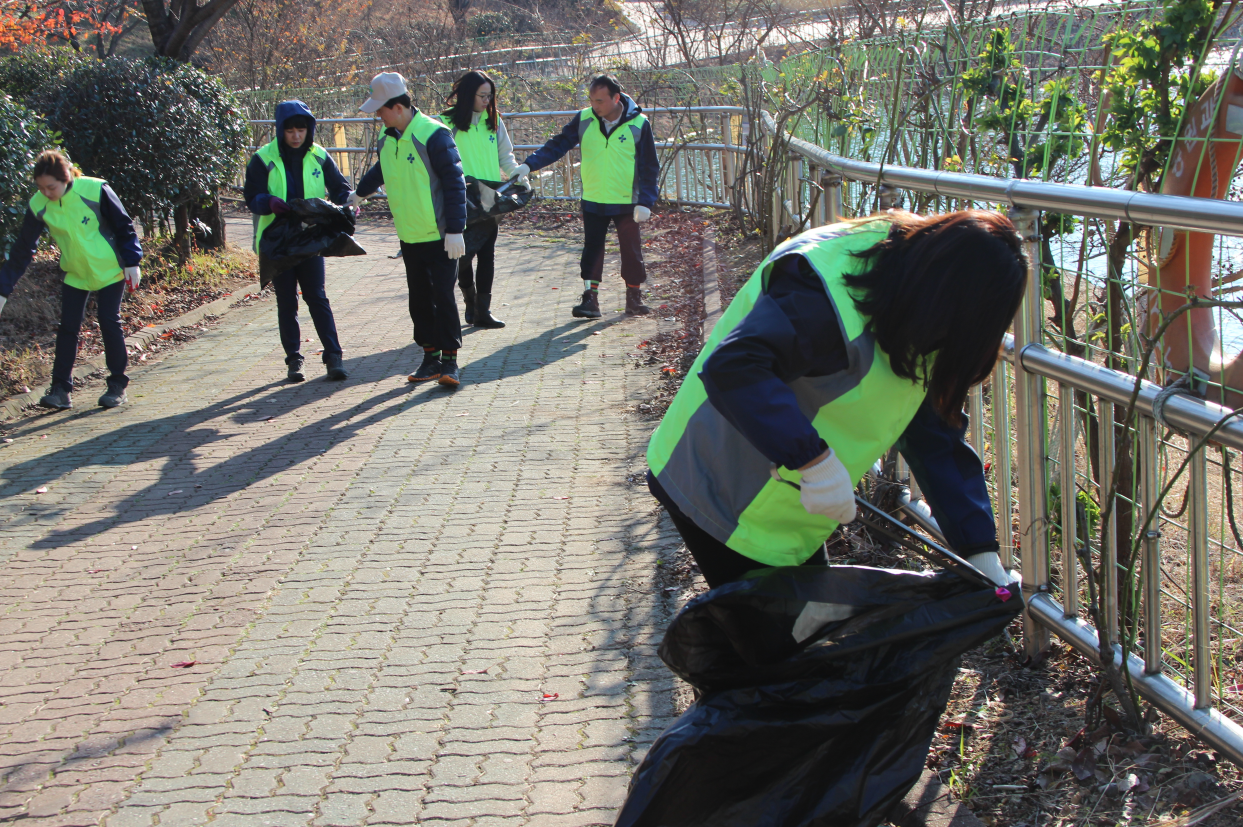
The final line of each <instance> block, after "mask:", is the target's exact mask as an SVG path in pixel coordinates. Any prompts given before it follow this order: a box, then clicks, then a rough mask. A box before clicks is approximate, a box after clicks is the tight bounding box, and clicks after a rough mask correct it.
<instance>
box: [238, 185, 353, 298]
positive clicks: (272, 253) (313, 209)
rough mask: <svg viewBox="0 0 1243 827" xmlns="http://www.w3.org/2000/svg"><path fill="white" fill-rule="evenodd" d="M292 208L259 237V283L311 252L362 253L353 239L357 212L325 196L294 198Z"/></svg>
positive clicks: (261, 283)
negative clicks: (326, 198) (325, 198)
mask: <svg viewBox="0 0 1243 827" xmlns="http://www.w3.org/2000/svg"><path fill="white" fill-rule="evenodd" d="M288 206H289V212H287V213H285V214H283V215H278V216H276V220H275V221H273V222H272V223H271V224H269V225H268V228H267V229H266V230H264V231H263V238H262V239H261V240H260V241H259V284H260V286H262V287H267V286H268V284H269V283H270V282H271V281H272V279H273V278H274V277H275V276H277V275H278V274H280V273H282V272H284V271H285V270H288V269H289V268H290V267H293V266H294V265H296V264H300V263H302V262H303V261H306V260H307V259H308V258H311V257H312V256H362V255H366V254H367V251H366V250H364V249H363V248H362V247H360V246H359V244H358V242H357V241H355V240H354V213H353V212H351V211H350V210H349V209H348V208H346V207H338V206H337V205H336V204H333V203H332V202H331V201H325V200H324V199H322V198H293V199H290V200H289V202H288Z"/></svg>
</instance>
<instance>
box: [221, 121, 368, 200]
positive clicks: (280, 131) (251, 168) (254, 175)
mask: <svg viewBox="0 0 1243 827" xmlns="http://www.w3.org/2000/svg"><path fill="white" fill-rule="evenodd" d="M296 115H300V116H302V117H304V118H306V119H307V120H308V121H310V124H309V125H308V126H307V130H306V140H305V141H303V142H302V146H300V147H298V148H297V149H293V148H291V147H289V146H286V144H285V122H286V121H288V120H289V119H290V118H292V117H294V116H296ZM276 140H277V142H278V145H279V146H280V150H281V160H282V161H283V162H284V164H285V181H286V186H287V187H288V188H289V189H288V192H286V193H285V200H286V201H288V200H290V199H292V198H302V197H303V192H302V158H303V156H305V155H306V153H307V152H309V151H310V149H311V145H312V144H313V143H314V142H315V116H314V115H312V114H311V110H310V108H309V107H307V105H306V104H305V103H303V102H302V101H299V100H291V101H281V102H280V103H278V104H276ZM324 186H325V187H326V188H327V190H328V198H329V200H330V201H332V203H334V204H344V203H345V199H346V198H348V197H349V195H350V183H349V181H346V180H345V176H344V175H342V174H341V171H340V170H339V169H337V165H336V164H335V163H333V160H332V155H331V154H329V155H328V161H327V163H325V164H324ZM242 197H243V198H245V199H246V206H248V207H249V208H250V211H251V212H252V213H254V214H255V215H270V214H271V213H272V207H271V204H270V203H269V202H270V200H271V197H272V196H271V194H270V193H269V192H268V169H267V166H266V165H265V164H264V163H263V159H262V158H260V157H259V155H258V154H257V153H256V154H255V155H253V156H251V159H250V163H249V164H247V165H246V185H245V188H244V189H243V190H242Z"/></svg>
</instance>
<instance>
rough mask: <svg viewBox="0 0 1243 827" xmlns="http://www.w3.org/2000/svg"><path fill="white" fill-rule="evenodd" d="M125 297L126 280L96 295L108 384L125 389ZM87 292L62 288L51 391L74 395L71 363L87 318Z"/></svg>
mask: <svg viewBox="0 0 1243 827" xmlns="http://www.w3.org/2000/svg"><path fill="white" fill-rule="evenodd" d="M124 295H125V279H121V280H120V281H117V282H113V283H112V284H109V285H108V286H107V287H105V288H103V289H102V290H97V291H96V292H95V312H96V314H97V315H98V317H99V333H100V335H101V337H102V338H103V340H104V360H105V361H106V362H107V364H108V381H109V382H114V383H117V384H119V385H120V386H121V387H125V386H126V385H128V384H129V377H128V376H126V375H125V368H126V367H127V366H128V365H129V356H128V355H127V354H126V352H125V331H124V330H123V329H122V328H121V298H122V297H123V296H124ZM90 296H91V292H90V291H89V290H79V289H78V288H76V287H70V286H69V285H68V284H62V285H61V291H60V327H59V328H58V329H57V331H56V358H55V359H54V360H53V361H52V387H59V388H61V389H62V390H64V391H66V392H72V391H73V363H74V362H75V361H77V358H78V333H79V332H81V330H82V320H83V319H84V318H86V300H87V299H89V298H90Z"/></svg>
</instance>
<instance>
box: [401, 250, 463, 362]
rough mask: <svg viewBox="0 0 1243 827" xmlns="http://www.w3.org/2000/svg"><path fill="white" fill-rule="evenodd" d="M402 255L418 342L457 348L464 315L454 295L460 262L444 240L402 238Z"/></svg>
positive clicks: (445, 348) (446, 348)
mask: <svg viewBox="0 0 1243 827" xmlns="http://www.w3.org/2000/svg"><path fill="white" fill-rule="evenodd" d="M401 257H402V260H403V261H404V262H405V264H406V286H407V287H408V288H409V290H410V321H412V322H414V341H415V343H416V344H418V345H419V346H420V347H433V348H436V349H437V350H457V349H458V348H460V347H461V346H462V318H461V317H460V316H459V315H458V312H457V297H456V296H454V295H453V285H454V282H455V281H456V278H457V267H456V264H457V262H455V261H454V260H453V259H451V258H449V256H448V254H447V253H446V252H445V243H444V240H443V239H436V240H435V241H421V242H419V243H418V244H409V243H407V242H405V241H403V242H401Z"/></svg>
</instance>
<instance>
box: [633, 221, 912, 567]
mask: <svg viewBox="0 0 1243 827" xmlns="http://www.w3.org/2000/svg"><path fill="white" fill-rule="evenodd" d="M889 228H890V224H889V222H888V221H884V220H880V221H875V222H868V223H866V224H862V225H856V224H835V225H833V226H830V227H822V228H819V229H816V230H812V231H810V232H806V233H803V234H802V235H800V236H797V237H795V238H793V239H790V240H789V241H787V242H785V243H784V244H782V245H780V246H778V247H777V249H775V250H773V252H772V254H770V255H769V256H768V258H766V259H765V260H764V261H763V262H762V263H761V264H760V266H759V268H758V269H757V270H756V271H755V274H754V275H752V276H751V278H750V280H749V281H748V282H747V283H746V285H745V286H744V287H743V288H742V290H740V291H739V292H738V294H737V295H736V296H735V297H734V300H733V301H732V302H731V303H730V305H729V308H728V309H727V310H726V311H725V313H724V314H723V315H722V316H721V319H720V321H718V322H717V324H716V327H715V328H714V329H713V331H712V335H711V336H710V337H709V338H708V341H707V342H706V343H705V344H704V347H703V350H702V351H701V352H700V354H699V358H697V359H696V360H695V364H694V366H692V367H691V370H690V372H689V373H688V374H687V377H686V381H684V382H683V383H682V387H681V389H680V390H679V391H678V393H677V396H676V397H674V400H673V404H672V405H670V406H669V411H668V413H666V414H665V418H664V419H663V420H662V421H661V423H660V426H659V427H658V428H657V429H656V432H655V433H654V434H653V435H652V439H651V442H650V443H649V444H648V449H647V462H648V466H649V467H650V468H651V469H652V473H653V474H655V475H656V478H657V480H658V481H659V482H660V484H661V486H662V487H663V488H664V489H665V491H666V492H668V494H669V496H670V497H671V498H672V499H673V501H674V502H675V503H676V504H677V506H678V507H679V508H680V509H681V510H682V512H683V513H684V514H686V516H687V517H689V518H690V519H691V520H693V521H694V522H695V524H696V525H698V526H699V527H700V528H702V529H704V530H705V531H707V532H708V533H709V534H711V535H712V536H714V537H716V538H717V539H718V540H720V541H721V542H723V543H725V544H726V545H728V546H729V547H730V548H732V549H733V550H734V551H737V552H738V553H740V554H743V555H745V556H747V557H750V558H751V559H753V560H757V561H759V562H761V563H765V564H767V565H771V566H794V565H799V564H801V563H803V562H804V561H806V560H807V558H809V557H811V555H812V554H813V553H815V551H816V550H817V549H818V548H820V545H821V544H822V543H823V542H824V541H825V540H826V539H828V536H829V535H830V534H832V533H833V530H834V529H835V528H837V523H836V522H834V521H833V520H830V519H829V518H828V517H824V516H821V515H819V514H811V513H808V512H807V510H806V509H804V508H803V505H802V503H801V502H800V501H799V491H798V489H796V488H795V487H794V486H792V485H787V484H786V483H784V482H779V481H777V480H775V479H773V477H772V463H770V462H769V460H768V459H767V458H766V457H765V456H764V455H763V454H761V453H760V452H759V451H758V450H756V449H755V447H754V446H753V445H752V444H751V443H750V442H749V441H747V439H746V437H744V436H743V435H742V434H741V433H739V432H738V431H737V430H736V429H735V428H734V427H733V426H732V425H730V424H729V422H728V421H727V420H726V419H725V418H724V417H723V416H721V414H720V413H719V412H718V411H717V410H716V408H714V407H713V406H712V404H711V403H710V402H709V401H708V397H707V393H706V392H705V390H704V386H703V381H702V380H701V379H700V378H699V373H700V371H701V370H702V369H703V364H704V361H705V360H706V359H707V358H708V356H709V355H710V354H711V353H712V352H713V351H714V350H715V349H716V346H717V345H718V344H719V343H720V342H721V341H722V340H724V339H725V337H726V336H728V335H729V333H730V331H732V330H733V329H734V328H736V327H737V326H738V325H739V324H741V323H742V321H743V319H745V318H746V317H747V315H748V314H749V313H750V312H751V310H752V308H753V307H754V306H755V303H756V301H757V300H758V299H759V297H760V296H761V295H762V294H763V293H764V291H765V290H766V289H767V286H768V278H769V274H770V272H771V271H772V267H773V264H774V263H775V262H776V261H777V260H779V259H781V258H782V257H784V256H788V255H791V254H798V255H801V256H803V257H805V258H806V259H807V261H808V262H809V263H810V264H811V266H812V268H813V269H814V270H815V271H816V273H817V274H819V276H820V278H821V280H822V281H823V282H824V289H825V292H826V293H827V294H828V295H829V299H830V300H831V301H832V303H833V306H834V307H835V308H836V310H837V314H838V317H839V319H840V321H841V326H842V334H843V337H842V338H843V341H844V342H845V343H846V349H847V354H848V357H849V367H848V368H847V369H846V370H845V371H842V372H840V373H837V374H834V375H831V376H815V377H812V376H805V377H802V378H800V379H797V380H795V381H793V382H791V383H790V387H791V388H792V389H793V390H794V393H795V395H796V397H797V398H798V403H799V407H800V409H801V410H802V411H803V413H804V414H806V415H807V417H808V418H809V419H810V420H811V422H812V425H813V427H815V429H816V432H817V433H819V434H820V436H821V437H822V438H823V439H824V441H825V442H826V443H828V444H829V446H830V447H832V448H833V450H834V451H835V452H836V453H837V456H838V458H839V459H840V460H841V461H842V464H843V465H845V466H846V470H847V471H848V472H849V473H850V477H851V479H852V480H853V481H855V482H856V483H857V482H858V481H859V480H860V479H862V477H863V474H864V473H865V472H866V471H867V470H868V469H869V468H871V467H872V464H873V463H874V462H876V460H877V459H879V458H880V457H881V455H882V454H884V453H885V451H887V450H888V449H889V448H890V447H891V446H892V445H893V444H894V443H895V442H897V441H898V439H899V438H900V437H901V436H902V433H903V431H905V430H906V427H907V425H908V424H910V421H911V419H913V418H914V416H915V412H916V411H917V410H918V409H919V406H920V404H921V403H922V402H923V400H924V397H925V393H926V392H925V390H924V387H923V384H922V383H921V382H912V381H911V380H909V379H903V378H901V377H899V376H896V375H894V373H893V371H892V370H891V369H890V367H889V357H888V356H887V355H886V354H885V352H884V351H882V350H881V349H880V347H879V345H877V344H876V341H875V338H874V337H873V336H872V334H871V333H869V332H868V331H867V330H866V329H865V328H866V326H867V321H868V320H867V317H866V316H863V315H862V314H861V313H859V311H858V310H857V309H856V307H855V303H854V300H853V298H852V296H851V293H850V291H849V289H848V288H847V286H846V283H845V281H844V280H843V278H842V276H843V275H845V274H849V273H859V272H862V271H863V269H864V268H866V267H867V262H866V261H865V260H863V259H859V258H856V257H854V256H852V255H851V254H852V253H856V252H860V251H863V250H866V249H868V248H869V247H871V246H872V245H874V244H876V243H877V242H878V241H881V240H882V239H883V238H884V237H885V235H886V234H887V233H888V232H889ZM778 470H779V472H780V474H781V476H782V478H783V479H785V480H789V481H791V482H798V481H799V480H800V479H801V478H802V475H801V474H800V473H799V472H798V471H793V470H790V469H786V468H782V469H778Z"/></svg>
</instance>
